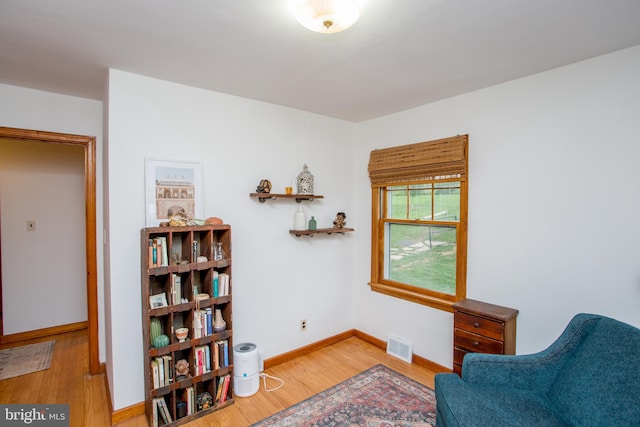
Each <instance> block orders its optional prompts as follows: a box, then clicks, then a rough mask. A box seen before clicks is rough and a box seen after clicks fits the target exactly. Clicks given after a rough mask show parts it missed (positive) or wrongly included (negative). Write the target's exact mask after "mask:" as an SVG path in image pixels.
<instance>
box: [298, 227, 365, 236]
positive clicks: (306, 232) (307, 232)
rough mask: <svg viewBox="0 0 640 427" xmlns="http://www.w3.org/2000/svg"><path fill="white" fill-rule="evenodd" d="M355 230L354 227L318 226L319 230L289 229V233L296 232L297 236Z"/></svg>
mask: <svg viewBox="0 0 640 427" xmlns="http://www.w3.org/2000/svg"><path fill="white" fill-rule="evenodd" d="M353 230H354V229H353V228H318V229H317V230H289V233H290V234H295V236H296V237H300V236H309V237H313V235H314V234H333V233H335V234H345V233H349V232H351V231H353Z"/></svg>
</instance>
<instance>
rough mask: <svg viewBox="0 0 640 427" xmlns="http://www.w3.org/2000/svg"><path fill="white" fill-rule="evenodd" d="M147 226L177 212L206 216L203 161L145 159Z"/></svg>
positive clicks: (158, 222)
mask: <svg viewBox="0 0 640 427" xmlns="http://www.w3.org/2000/svg"><path fill="white" fill-rule="evenodd" d="M145 163H146V164H145V196H146V197H145V198H146V205H145V208H146V209H145V212H146V226H147V227H157V226H159V225H160V224H161V223H164V222H167V223H168V222H169V219H170V218H171V217H172V216H173V215H174V214H176V213H179V212H182V213H184V215H185V216H186V217H187V218H198V219H202V218H204V203H203V190H202V164H200V163H197V162H175V161H171V160H158V159H151V158H146V159H145Z"/></svg>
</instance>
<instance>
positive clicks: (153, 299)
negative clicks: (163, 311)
mask: <svg viewBox="0 0 640 427" xmlns="http://www.w3.org/2000/svg"><path fill="white" fill-rule="evenodd" d="M149 305H150V306H151V308H160V307H167V306H168V305H169V303H168V302H167V294H166V293H164V292H163V293H161V294H157V295H151V296H149Z"/></svg>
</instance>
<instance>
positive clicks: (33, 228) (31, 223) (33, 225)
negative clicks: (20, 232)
mask: <svg viewBox="0 0 640 427" xmlns="http://www.w3.org/2000/svg"><path fill="white" fill-rule="evenodd" d="M27 231H36V222H35V221H34V220H30V221H27Z"/></svg>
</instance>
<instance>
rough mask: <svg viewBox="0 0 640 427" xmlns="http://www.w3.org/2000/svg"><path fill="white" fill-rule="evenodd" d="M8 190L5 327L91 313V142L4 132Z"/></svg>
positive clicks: (4, 203)
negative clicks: (21, 137) (30, 224)
mask: <svg viewBox="0 0 640 427" xmlns="http://www.w3.org/2000/svg"><path fill="white" fill-rule="evenodd" d="M0 196H1V197H0V218H1V219H2V305H3V311H2V314H3V319H2V320H3V332H4V334H5V335H9V334H15V333H19V332H26V331H33V330H36V329H43V328H48V327H52V326H60V325H66V324H70V323H76V322H82V321H86V320H87V287H86V282H87V280H86V268H85V262H84V260H85V253H86V250H85V217H84V207H85V203H84V149H83V148H82V147H78V146H70V145H58V144H47V143H37V142H25V141H11V140H0ZM27 221H35V227H34V230H33V231H28V230H27V226H26V225H27ZM52 307H55V309H52ZM25 308H28V309H26V310H25ZM34 313H40V314H42V313H46V315H44V316H43V315H34Z"/></svg>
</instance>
